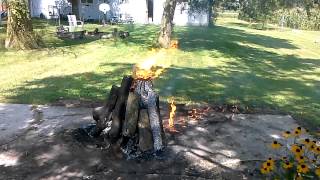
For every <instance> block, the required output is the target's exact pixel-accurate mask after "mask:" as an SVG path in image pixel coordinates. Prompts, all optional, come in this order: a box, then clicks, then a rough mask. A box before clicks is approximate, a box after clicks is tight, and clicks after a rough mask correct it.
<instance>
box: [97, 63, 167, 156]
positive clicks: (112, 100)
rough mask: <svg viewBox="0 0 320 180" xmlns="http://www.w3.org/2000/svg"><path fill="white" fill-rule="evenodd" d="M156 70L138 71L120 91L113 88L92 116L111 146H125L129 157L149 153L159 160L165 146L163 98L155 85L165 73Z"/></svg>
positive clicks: (126, 78) (125, 81)
mask: <svg viewBox="0 0 320 180" xmlns="http://www.w3.org/2000/svg"><path fill="white" fill-rule="evenodd" d="M146 65H149V64H148V63H146ZM152 68H153V67H152V66H150V69H147V68H145V69H143V70H142V69H139V67H134V70H133V76H125V77H124V78H123V79H122V82H121V86H120V88H118V87H116V86H113V88H112V89H111V91H110V95H109V98H108V100H107V103H106V104H105V105H104V106H103V107H98V108H96V109H94V110H93V112H92V115H93V118H94V119H95V120H96V122H97V123H96V126H97V128H96V129H97V132H98V134H100V133H101V131H102V130H104V134H107V137H108V139H110V140H111V142H121V143H120V144H121V147H122V150H123V152H124V153H125V154H127V155H128V156H130V154H132V153H133V152H137V153H136V154H135V155H134V157H136V155H137V154H139V153H138V152H146V151H149V150H153V151H154V152H155V154H156V156H158V155H159V153H160V154H161V152H162V150H163V148H164V146H165V134H164V130H163V124H162V119H161V116H160V108H159V95H158V94H157V93H156V92H155V90H154V88H153V82H152V79H153V78H155V77H157V76H158V75H159V74H160V73H161V72H162V71H163V69H161V70H159V69H152ZM107 126H108V127H107Z"/></svg>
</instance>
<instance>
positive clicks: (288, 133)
mask: <svg viewBox="0 0 320 180" xmlns="http://www.w3.org/2000/svg"><path fill="white" fill-rule="evenodd" d="M282 136H283V137H284V138H289V137H290V136H291V132H290V131H286V132H284V133H282Z"/></svg>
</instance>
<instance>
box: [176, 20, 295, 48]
mask: <svg viewBox="0 0 320 180" xmlns="http://www.w3.org/2000/svg"><path fill="white" fill-rule="evenodd" d="M176 34H177V36H178V37H179V45H180V49H182V50H184V51H198V50H214V49H216V50H225V51H227V50H228V51H233V50H234V51H236V50H241V49H237V47H238V46H236V45H238V44H239V43H242V44H254V45H259V46H261V47H264V48H273V49H280V48H283V49H298V47H296V46H295V45H292V44H291V42H290V41H288V40H286V39H280V38H274V37H270V36H265V35H258V34H251V33H247V32H245V31H244V30H240V29H234V28H227V27H224V26H215V27H214V28H206V27H185V28H182V29H181V30H179V31H176ZM228 51H227V52H226V53H225V54H228Z"/></svg>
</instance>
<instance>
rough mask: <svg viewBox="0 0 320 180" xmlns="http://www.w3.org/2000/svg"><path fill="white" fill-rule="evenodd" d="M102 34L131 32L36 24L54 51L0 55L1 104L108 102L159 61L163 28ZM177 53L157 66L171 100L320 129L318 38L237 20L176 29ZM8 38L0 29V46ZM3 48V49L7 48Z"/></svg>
mask: <svg viewBox="0 0 320 180" xmlns="http://www.w3.org/2000/svg"><path fill="white" fill-rule="evenodd" d="M95 27H99V29H100V30H101V31H110V32H111V31H112V28H118V29H121V30H129V31H130V38H128V39H126V40H118V41H113V40H96V39H92V38H88V39H85V40H61V39H58V38H56V37H55V35H54V32H55V27H54V26H52V25H49V24H48V23H47V22H45V21H36V22H35V29H36V31H37V32H38V33H40V34H42V36H43V38H44V41H45V42H46V45H47V47H46V48H43V49H41V50H33V51H24V52H16V51H12V50H10V51H6V50H4V49H1V50H0V53H1V56H0V59H1V60H0V102H14V103H40V104H43V103H50V102H55V101H57V100H59V99H60V98H64V99H82V100H93V101H97V100H103V99H104V98H105V93H106V92H107V91H108V90H109V89H110V87H111V85H112V84H119V83H120V81H121V78H122V76H123V75H125V74H130V73H131V69H132V65H133V64H136V63H138V62H142V61H143V60H145V59H147V58H150V57H152V56H153V55H155V54H156V53H157V52H153V51H152V46H153V44H154V42H155V39H156V35H157V31H158V27H157V26H152V25H149V26H140V25H135V26H125V25H124V26H108V27H104V28H102V27H101V26H98V25H96V24H86V27H85V28H86V29H88V30H93V29H94V28H95ZM174 36H175V37H176V38H177V39H178V40H179V46H180V48H179V49H178V50H168V51H165V53H163V54H162V55H161V56H160V58H159V59H158V60H159V61H158V63H159V64H161V65H164V66H166V67H168V68H167V69H166V71H165V72H164V73H163V74H162V75H161V76H160V77H159V79H157V80H156V81H155V87H156V88H157V90H158V91H159V93H160V95H161V99H162V100H163V101H166V100H167V99H168V98H170V97H175V98H176V100H177V101H180V102H211V103H231V104H232V103H236V104H240V105H243V106H247V105H248V106H255V107H272V108H275V109H278V110H279V111H284V112H288V113H290V114H293V115H295V116H296V117H300V118H303V119H305V120H307V122H309V123H310V124H315V125H319V124H320V111H319V109H320V90H319V89H320V79H319V78H320V44H317V43H314V40H315V39H316V38H318V37H320V34H319V32H313V31H292V30H290V29H284V30H280V29H278V28H276V27H273V28H270V30H268V31H264V30H257V29H255V28H252V26H250V25H249V24H248V23H246V22H243V21H239V20H236V19H233V18H223V19H219V20H218V22H217V26H216V27H214V28H212V29H208V28H205V27H176V28H175V34H174ZM4 37H5V35H4V31H3V30H2V31H1V30H0V42H1V39H2V40H3V38H4ZM0 47H1V46H0Z"/></svg>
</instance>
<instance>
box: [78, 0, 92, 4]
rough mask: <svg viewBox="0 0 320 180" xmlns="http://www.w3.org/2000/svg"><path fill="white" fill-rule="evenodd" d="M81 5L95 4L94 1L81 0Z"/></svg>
mask: <svg viewBox="0 0 320 180" xmlns="http://www.w3.org/2000/svg"><path fill="white" fill-rule="evenodd" d="M81 3H83V4H85V3H87V4H93V0H81Z"/></svg>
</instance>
